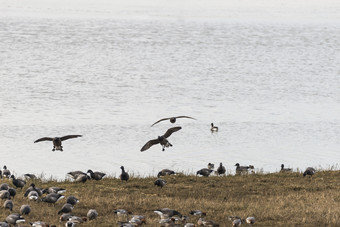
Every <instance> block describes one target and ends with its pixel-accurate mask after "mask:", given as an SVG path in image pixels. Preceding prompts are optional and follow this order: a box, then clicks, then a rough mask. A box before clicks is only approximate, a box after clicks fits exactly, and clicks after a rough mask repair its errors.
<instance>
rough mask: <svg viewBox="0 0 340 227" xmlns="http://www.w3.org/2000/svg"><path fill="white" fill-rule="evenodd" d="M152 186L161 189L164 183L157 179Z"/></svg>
mask: <svg viewBox="0 0 340 227" xmlns="http://www.w3.org/2000/svg"><path fill="white" fill-rule="evenodd" d="M154 185H156V186H158V187H161V188H163V187H164V186H165V185H166V181H165V180H163V179H161V178H159V179H157V180H156V181H155V182H154Z"/></svg>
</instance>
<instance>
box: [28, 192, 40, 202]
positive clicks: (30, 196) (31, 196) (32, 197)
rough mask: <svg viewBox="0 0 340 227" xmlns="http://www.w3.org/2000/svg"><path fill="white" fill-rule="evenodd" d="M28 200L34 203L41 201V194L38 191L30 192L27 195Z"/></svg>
mask: <svg viewBox="0 0 340 227" xmlns="http://www.w3.org/2000/svg"><path fill="white" fill-rule="evenodd" d="M27 198H28V199H29V200H32V201H37V200H38V199H39V194H38V192H36V191H30V192H29V193H28V195H27Z"/></svg>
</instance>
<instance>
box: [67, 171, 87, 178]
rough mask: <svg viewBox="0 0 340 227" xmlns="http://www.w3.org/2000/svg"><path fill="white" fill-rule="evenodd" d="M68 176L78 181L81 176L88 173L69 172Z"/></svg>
mask: <svg viewBox="0 0 340 227" xmlns="http://www.w3.org/2000/svg"><path fill="white" fill-rule="evenodd" d="M67 174H68V175H70V176H71V177H72V178H73V179H77V177H78V176H79V175H86V173H84V172H83V171H79V170H77V171H72V172H68V173H67Z"/></svg>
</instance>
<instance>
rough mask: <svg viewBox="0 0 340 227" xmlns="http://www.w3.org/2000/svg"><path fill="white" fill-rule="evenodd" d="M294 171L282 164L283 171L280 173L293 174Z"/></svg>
mask: <svg viewBox="0 0 340 227" xmlns="http://www.w3.org/2000/svg"><path fill="white" fill-rule="evenodd" d="M292 171H293V170H292V169H291V168H285V165H283V164H281V170H280V172H292Z"/></svg>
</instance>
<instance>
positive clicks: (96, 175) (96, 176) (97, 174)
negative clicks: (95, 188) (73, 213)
mask: <svg viewBox="0 0 340 227" xmlns="http://www.w3.org/2000/svg"><path fill="white" fill-rule="evenodd" d="M87 173H89V174H90V176H91V179H92V180H101V179H102V178H103V177H104V176H105V175H106V173H101V172H93V171H92V170H90V169H89V170H88V171H87Z"/></svg>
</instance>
